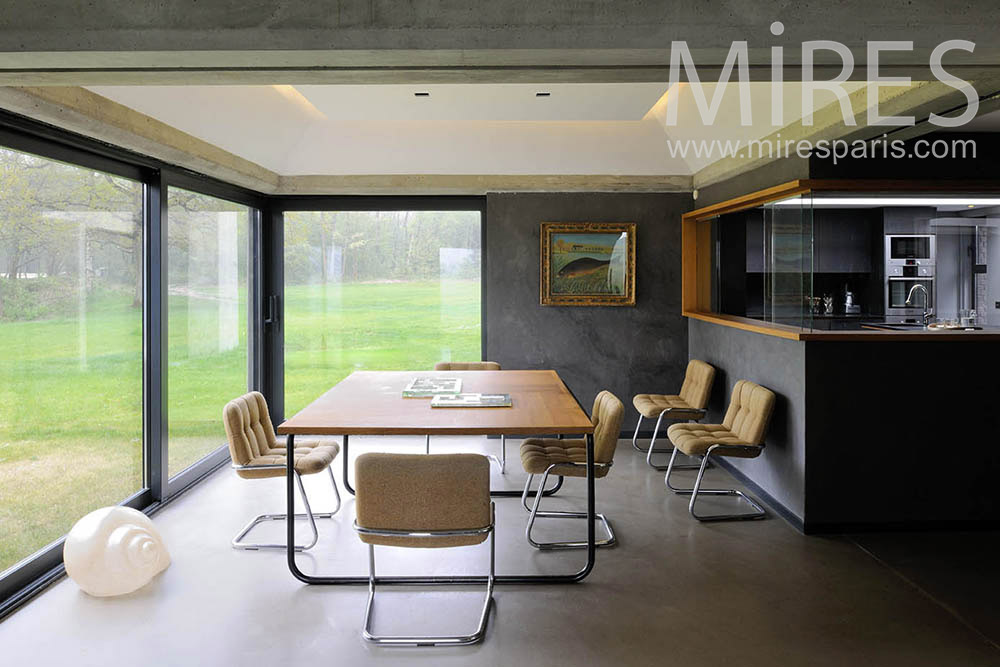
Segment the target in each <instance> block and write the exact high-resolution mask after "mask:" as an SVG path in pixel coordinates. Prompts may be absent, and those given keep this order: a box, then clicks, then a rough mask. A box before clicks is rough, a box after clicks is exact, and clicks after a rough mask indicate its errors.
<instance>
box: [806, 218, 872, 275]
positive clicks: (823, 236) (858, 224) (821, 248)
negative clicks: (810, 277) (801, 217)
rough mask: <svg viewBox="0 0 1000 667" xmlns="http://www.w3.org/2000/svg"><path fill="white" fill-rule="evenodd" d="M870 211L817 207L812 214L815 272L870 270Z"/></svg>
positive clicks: (869, 271)
mask: <svg viewBox="0 0 1000 667" xmlns="http://www.w3.org/2000/svg"><path fill="white" fill-rule="evenodd" d="M869 217H870V215H869V214H868V212H867V211H858V210H837V209H817V210H816V211H815V212H814V214H813V235H814V241H813V272H814V273H871V272H872V259H873V257H874V253H873V248H872V232H871V229H872V228H871V224H870V221H869V219H868V218H869Z"/></svg>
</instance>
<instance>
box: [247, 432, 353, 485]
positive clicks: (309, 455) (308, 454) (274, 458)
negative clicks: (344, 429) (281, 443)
mask: <svg viewBox="0 0 1000 667" xmlns="http://www.w3.org/2000/svg"><path fill="white" fill-rule="evenodd" d="M285 451H286V450H285V448H284V447H275V448H274V449H271V450H268V452H267V453H266V454H263V455H261V456H257V457H255V458H253V459H251V460H250V463H249V464H248V465H251V466H262V465H282V466H283V465H285V463H286V458H285ZM339 453H340V444H339V443H337V442H333V441H330V440H327V441H320V440H305V439H301V440H300V439H299V438H296V439H295V464H294V465H295V471H296V472H297V473H299V474H300V475H312V474H314V473H317V472H323V471H324V470H326V469H327V468H328V467H330V464H331V463H333V460H334V459H335V458H337V454H339ZM236 473H237V474H238V475H239V476H240V477H243V478H244V479H261V478H264V477H284V476H285V471H284V470H282V469H280V468H265V469H263V470H239V469H238V470H237V471H236Z"/></svg>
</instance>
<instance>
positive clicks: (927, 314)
mask: <svg viewBox="0 0 1000 667" xmlns="http://www.w3.org/2000/svg"><path fill="white" fill-rule="evenodd" d="M918 289H919V290H920V291H922V292H923V293H924V326H925V327H926V326H927V325H928V324H930V321H931V315H930V310H929V309H928V307H927V304H928V302H929V301H930V295H929V294H928V293H927V288H926V287H924V285H923V283H916V284H915V285H914V286H913V287H911V288H910V293H909V294H907V295H906V305H907V306H912V305H913V293H914V292H916V291H917V290H918Z"/></svg>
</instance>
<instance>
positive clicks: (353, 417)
mask: <svg viewBox="0 0 1000 667" xmlns="http://www.w3.org/2000/svg"><path fill="white" fill-rule="evenodd" d="M415 377H433V378H460V379H461V380H462V392H463V393H483V394H510V397H511V407H505V408H455V407H448V408H432V407H431V406H430V403H431V400H430V399H429V398H403V389H404V388H405V387H406V385H407V384H409V382H410V381H411V380H413V379H414V378H415ZM277 432H278V434H280V435H285V436H286V447H287V456H286V458H287V468H286V477H287V513H288V517H287V521H286V522H285V523H286V525H287V529H288V535H287V540H288V541H287V544H288V551H287V553H288V568H289V570H291V572H292V574H293V575H294V576H295V577H296V578H298V579H299V580H301V581H303V582H305V583H307V584H321V585H338V584H340V585H350V584H356V585H361V584H364V585H367V584H368V577H367V576H336V575H323V576H319V575H309V574H306V573H304V572H302V571H301V570H300V569H299V567H298V566H297V564H296V561H295V550H294V549H293V547H292V545H294V544H295V521H294V520H292V515H293V514H294V512H295V509H294V502H295V487H294V484H293V474H292V473H293V468H292V464H293V462H294V457H293V455H292V451H293V449H294V447H295V445H294V441H295V437H296V436H300V435H301V436H339V437H340V438H342V449H343V451H342V452H341V454H340V455H341V457H342V458H343V462H344V486H345V488H346V489H347V490H348V491H349V492H351V493H354V489H353V488H352V487H351V485H350V482H349V475H348V473H349V464H348V458H349V457H348V452H349V442H350V436H352V435H421V436H435V435H486V436H489V435H508V436H511V435H512V436H542V435H560V436H562V435H568V436H577V437H579V436H583V438H584V439H585V441H586V449H587V477H586V481H587V562H586V564H585V565H584V566H583V568H582V569H580V570H578V571H576V572H573V573H568V574H507V575H497V577H496V583H497V584H529V583H573V582H577V581H580V580H582V579H584V578H585V577H586V576H587V575H588V574H590V572H591V570H592V569H593V567H594V562H595V557H596V551H597V550H596V548H595V528H594V521H595V510H594V426H593V424H592V423H591V421H590V418H589V417H588V416H587V413H586V412H585V411H584V409H583V407H582V406H581V405H580V403H579V401H577V399H576V397H575V396H574V395H573V393H572V392H571V391H570V390H569V388H567V387H566V385H565V383H563V381H562V380H561V379H560V378H559V375H558V374H557V373H556V372H555V371H552V370H534V371H355V372H354V373H351V374H350V375H349V376H347V377H346V378H344V379H343V380H341V381H340V382H338V383H337V384H336V385H334V386H333V387H332V388H331V389H330V390H329V391H327V392H326V393H324V394H323V395H322V396H320V397H319V398H317V399H316V400H315V401H313V402H312V403H310V404H309V405H307V406H306V407H305V408H303V409H302V410H300V411H299V412H298V413H297V414H296V415H294V416H293V417H291V418H290V419H287V420H286V421H284V422H283V423H282V424H281V425H279V426H278V429H277ZM554 490H555V489H552V491H554ZM550 492H551V491H550ZM491 494H492V495H494V496H505V495H516V496H520V495H521V494H520V492H513V493H512V492H503V491H498V492H491ZM428 581H430V582H431V583H433V582H435V581H436V582H439V583H470V584H478V583H484V582H485V581H486V577H485V576H454V577H435V578H431V579H430V580H428V578H427V577H419V578H415V577H379V580H378V583H380V584H398V585H407V584H418V583H424V584H425V583H428Z"/></svg>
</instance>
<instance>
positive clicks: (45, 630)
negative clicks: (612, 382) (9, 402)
mask: <svg viewBox="0 0 1000 667" xmlns="http://www.w3.org/2000/svg"><path fill="white" fill-rule="evenodd" d="M516 444H517V443H516V441H515V442H512V443H510V445H509V447H510V453H511V455H512V456H511V459H510V461H509V472H508V473H507V475H506V478H504V477H501V476H500V475H495V476H494V485H495V486H496V487H498V488H499V487H500V486H508V487H510V488H518V487H519V485H520V483H523V475H522V474H521V473H520V466H519V462H518V460H517V457H516ZM372 446H377V447H378V448H380V449H399V450H409V451H413V450H414V449H416V450H417V451H420V449H421V448H422V447H423V441H422V440H420V439H406V438H393V439H364V438H357V439H352V452H351V453H352V455H353V454H355V453H356V452H358V451H364V450H366V449H371V448H372ZM433 447H434V449H435V451H439V452H440V451H450V450H465V451H469V450H476V449H480V450H482V451H496V449H497V448H498V442H497V441H496V440H490V441H486V440H483V439H479V438H464V439H463V438H452V439H448V438H438V439H435V441H434V443H433ZM337 476H338V478H339V476H340V468H339V466H338V467H337ZM683 476H684V477H688V478H692V477H693V473H684V475H683ZM707 477H708V481H709V482H712V483H714V484H732V480H731V478H729V476H728V475H727V474H726V473H725V472H724V471H722V470H719V469H713V470H710V471H709V473H708V475H707ZM306 485H307V489H308V490H309V492H310V498H311V500H312V502H313V508H314V509H316V510H322V509H325V508H327V507H329V506H331V504H332V502H333V500H332V497H333V496H332V491H331V490H330V486H329V478H328V477H325V476H313V477H310V478H307V479H306ZM283 489H284V487H283V482H282V481H281V480H264V481H246V480H241V479H239V478H237V477H236V475H235V474H234V473H233V472H232V471H230V470H229V469H222V470H220V471H218V472H217V473H215V474H214V475H213V476H211V477H210V478H209V479H207V480H206V481H205V482H203V483H202V484H201V485H199V486H198V487H196V488H195V489H193V490H191V491H189V492H188V493H186V494H184V495H183V496H182V497H180V498H179V499H177V500H176V501H174V502H173V503H171V504H170V505H169V506H167V507H166V508H165V509H163V510H162V511H161V512H159V513H158V514H156V516H155V522H156V524H157V525H158V527H159V528H160V530H161V531H162V533H163V536H164V538H165V540H166V542H167V544H168V546H169V548H170V552H171V555H172V558H173V563H172V565H171V567H170V568H169V569H167V571H166V572H164V573H163V574H162V575H161V576H159V577H158V578H157V579H156V580H155V581H153V582H152V583H151V584H150V585H148V586H146V587H145V588H143V589H142V590H140V591H138V592H136V593H134V594H132V595H129V596H125V597H122V598H116V599H97V598H92V597H89V596H87V595H86V594H83V593H81V592H80V591H79V590H78V589H77V588H76V586H75V585H74V584H73V582H71V581H69V580H65V579H64V580H62V581H60V582H59V583H57V584H56V585H54V586H53V587H51V588H50V589H49V590H47V591H46V592H44V593H43V594H41V595H40V596H39V597H37V598H35V599H34V600H33V601H31V602H30V603H29V604H27V605H26V606H25V607H23V608H22V609H21V610H19V611H18V612H16V613H14V614H13V615H12V616H10V617H8V619H7V620H6V621H5V622H4V623H2V624H0V647H2V648H0V664H3V665H35V666H37V665H55V664H71V665H101V666H108V665H126V664H129V665H137V664H148V665H229V664H232V665H254V664H261V665H264V664H284V665H306V664H317V665H318V664H328V665H358V664H364V663H368V662H379V663H385V664H392V663H401V662H408V661H414V662H417V661H419V662H422V663H423V664H434V665H438V664H471V665H480V664H481V665H579V664H619V665H645V664H676V665H720V664H734V665H735V664H738V665H740V666H741V667H748V666H753V665H767V666H773V665H810V666H818V665H837V666H840V665H845V664H858V663H862V662H863V663H865V664H867V665H873V666H882V665H906V666H907V667H915V666H919V665H934V666H936V667H939V666H951V665H962V666H972V665H1000V647H998V643H1000V621H998V614H997V612H996V609H997V606H996V604H997V603H996V601H997V599H998V598H1000V595H998V594H1000V590H998V585H997V577H996V575H995V574H994V572H995V569H996V568H995V561H996V557H997V553H998V551H997V549H996V546H997V544H998V541H1000V540H998V539H997V536H996V534H983V533H977V534H959V533H955V534H947V535H928V534H909V535H907V534H897V535H865V536H844V537H804V536H802V535H801V534H799V533H797V532H796V531H795V530H794V529H792V528H791V527H790V526H788V525H787V524H786V523H785V522H784V521H782V520H781V519H778V518H771V519H768V520H764V521H754V522H743V523H718V524H700V523H698V522H696V521H694V520H693V519H691V517H690V516H689V515H688V513H687V502H686V499H685V498H682V497H679V496H674V495H673V494H669V493H667V492H666V490H665V489H664V486H663V476H662V474H661V473H656V472H654V471H653V470H651V469H649V468H647V467H646V465H645V463H644V461H643V460H642V458H641V457H640V456H639V455H638V454H636V453H635V452H634V451H633V450H632V448H631V446H630V445H629V443H627V442H625V441H623V442H622V443H620V445H619V448H618V453H617V457H616V460H615V466H614V468H613V469H612V471H611V473H610V474H609V476H608V477H607V478H606V479H603V480H598V482H597V499H598V511H603V512H606V513H607V514H608V515H609V517H610V518H611V519H612V521H613V523H614V527H615V529H616V531H617V533H618V538H619V541H620V544H619V546H618V547H617V548H614V549H606V550H601V551H599V552H598V560H597V566H596V568H595V570H594V572H593V574H591V576H590V577H588V578H587V579H586V580H585V581H584V582H583V583H580V584H575V585H565V586H555V585H548V586H516V587H510V586H503V587H498V588H497V590H496V593H495V605H494V609H493V612H492V615H491V617H490V626H489V630H488V632H487V635H486V639H485V641H484V642H483V643H482V644H480V645H477V646H472V647H463V648H440V649H427V648H421V649H417V648H396V649H392V648H380V647H374V646H370V645H368V644H366V643H365V642H364V641H363V640H362V639H361V637H360V625H361V618H362V613H363V610H364V604H365V598H366V589H365V588H364V587H361V586H353V587H321V586H315V587H311V586H306V585H303V584H302V583H300V582H299V581H297V580H296V579H294V578H293V577H292V576H291V574H289V572H288V570H287V567H286V564H285V555H284V553H277V552H238V551H234V550H232V549H231V548H230V547H229V540H230V538H231V537H232V536H233V535H235V534H236V532H237V531H238V530H239V528H240V527H241V526H242V525H243V524H244V523H245V522H246V521H247V519H248V518H249V517H250V516H252V515H254V514H257V513H261V512H267V511H279V510H281V509H282V507H283V500H282V499H283ZM583 491H584V488H583V482H582V481H580V480H568V481H567V483H566V486H565V487H564V489H563V491H561V492H560V494H559V496H558V500H553V501H552V504H551V507H552V508H553V509H556V508H560V507H569V506H571V505H574V504H575V505H578V506H582V503H583V498H584V495H583ZM344 501H345V502H344V507H343V510H342V511H341V513H340V514H338V515H337V516H336V517H334V518H333V519H328V520H321V521H320V522H319V525H320V532H321V539H320V542H319V544H318V545H317V546H316V547H315V548H314V549H313V550H312V551H311V552H310V553H308V554H307V555H303V556H301V557H300V558H299V563H300V566H301V567H302V569H303V570H305V571H307V572H324V573H341V574H359V575H360V574H364V573H365V572H366V569H367V560H366V551H365V549H364V548H363V547H362V545H361V544H360V542H359V541H358V539H357V537H356V536H355V535H354V533H353V531H352V530H351V521H352V520H353V515H354V506H353V500H352V499H351V497H350V496H349V495H347V494H344ZM715 502H716V503H718V505H716V507H706V510H712V509H720V508H722V504H723V503H733V502H737V501H735V500H734V499H717V500H716V501H715ZM525 516H526V515H525V512H524V510H522V509H521V508H520V506H519V501H518V500H517V499H513V498H511V499H498V500H497V523H498V526H497V538H498V542H497V563H498V573H507V572H509V573H512V572H560V571H572V570H576V569H578V568H579V567H580V565H581V564H582V562H583V559H584V556H583V554H581V553H579V552H572V553H553V552H546V553H540V552H537V551H535V550H534V549H531V548H530V547H529V546H528V545H527V544H526V543H525V541H524V537H523V531H524V523H525ZM538 525H539V536H540V537H542V538H544V539H559V538H563V537H569V536H580V535H583V532H582V531H583V529H584V526H583V522H580V521H561V522H555V521H551V520H550V521H541V522H540V523H539V524H538ZM304 528H305V525H304V524H301V523H300V524H299V530H300V534H302V530H303V529H304ZM251 537H252V538H254V539H267V538H268V537H273V538H275V539H280V538H281V525H280V524H273V525H266V526H261V527H260V528H258V529H257V530H256V531H255V532H254V533H253V534H252V535H251ZM378 553H379V559H378V565H379V572H380V574H399V573H449V572H456V573H475V572H482V571H484V568H485V567H486V565H487V562H488V561H487V556H488V552H487V551H486V550H485V548H484V547H470V548H463V549H457V550H399V549H382V550H380V551H379V552H378ZM480 600H481V598H480V593H479V591H477V590H475V589H458V590H452V591H448V590H432V589H426V588H424V589H390V590H388V591H385V593H384V594H383V593H381V592H380V594H379V598H378V602H377V605H376V610H377V613H376V624H377V628H376V630H377V631H379V632H386V633H393V632H398V631H403V632H405V631H410V632H436V631H446V632H447V631H452V632H464V631H468V630H471V628H472V627H473V626H474V624H475V621H476V610H477V607H478V604H479V602H480Z"/></svg>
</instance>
